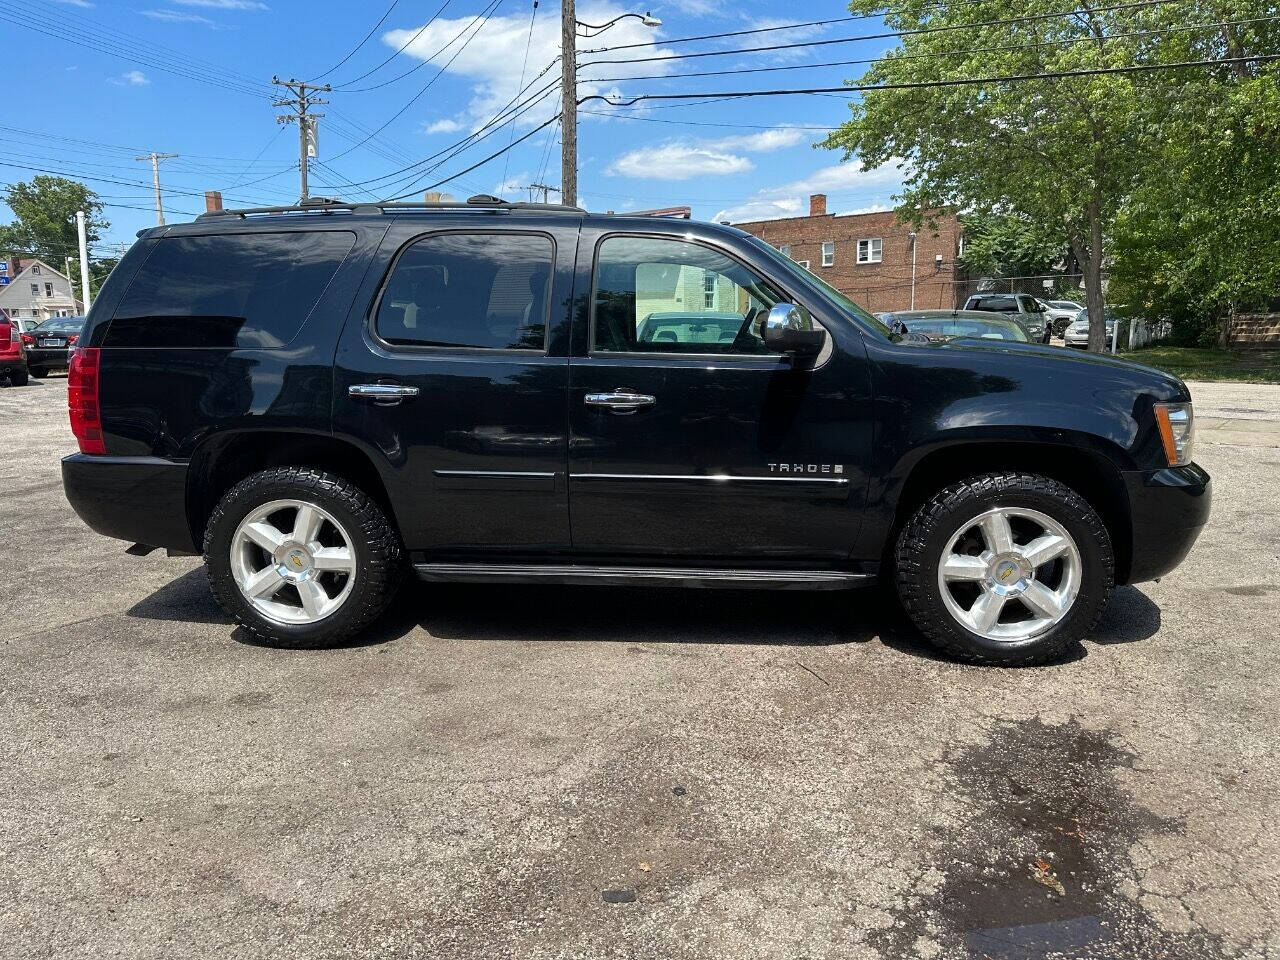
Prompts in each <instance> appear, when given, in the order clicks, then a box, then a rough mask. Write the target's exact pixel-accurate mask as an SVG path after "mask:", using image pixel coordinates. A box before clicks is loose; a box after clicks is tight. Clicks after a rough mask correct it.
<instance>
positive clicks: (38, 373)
mask: <svg viewBox="0 0 1280 960" xmlns="http://www.w3.org/2000/svg"><path fill="white" fill-rule="evenodd" d="M27 372H28V373H30V374H31V375H32V376H33V377H35V378H36V379H37V380H43V379H44V375H45V374H46V373H48V372H49V371H48V370H46V369H45V368H44V367H28V368H27Z"/></svg>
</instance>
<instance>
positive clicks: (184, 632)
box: [0, 377, 1280, 960]
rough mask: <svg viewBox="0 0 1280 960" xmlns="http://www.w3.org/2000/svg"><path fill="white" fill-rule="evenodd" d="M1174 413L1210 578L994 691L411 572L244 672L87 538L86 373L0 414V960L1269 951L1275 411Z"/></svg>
mask: <svg viewBox="0 0 1280 960" xmlns="http://www.w3.org/2000/svg"><path fill="white" fill-rule="evenodd" d="M1193 390H1194V391H1195V392H1196V396H1197V399H1198V401H1199V403H1198V406H1199V407H1200V412H1201V415H1202V416H1205V417H1206V418H1208V417H1209V416H1211V415H1213V413H1212V412H1213V411H1217V413H1216V417H1217V418H1218V419H1224V420H1225V419H1234V420H1236V421H1238V423H1237V425H1236V429H1235V430H1233V431H1231V432H1218V433H1215V432H1214V431H1205V432H1204V433H1202V437H1201V443H1200V447H1199V451H1198V453H1197V455H1196V458H1197V460H1198V461H1199V462H1201V463H1202V464H1203V465H1204V466H1205V467H1206V468H1207V469H1208V470H1209V471H1210V472H1211V473H1212V474H1213V475H1214V484H1215V505H1214V514H1213V518H1212V520H1211V524H1210V526H1209V527H1208V528H1207V529H1206V531H1205V533H1204V534H1203V535H1202V537H1201V539H1200V542H1199V543H1198V544H1197V546H1196V548H1195V549H1194V551H1193V552H1192V554H1191V556H1190V557H1189V558H1188V560H1187V561H1186V563H1185V564H1184V565H1183V566H1182V567H1181V568H1180V569H1179V570H1178V571H1176V572H1175V573H1174V574H1173V575H1171V576H1169V577H1167V578H1165V579H1164V580H1162V581H1161V582H1159V583H1155V584H1143V585H1141V586H1139V587H1126V588H1122V589H1120V590H1118V591H1117V593H1116V596H1115V599H1114V602H1113V603H1112V605H1111V607H1110V608H1109V610H1108V612H1107V614H1106V616H1105V618H1104V619H1103V622H1102V625H1101V628H1100V629H1099V631H1098V633H1097V634H1096V635H1095V636H1094V637H1093V638H1092V639H1091V640H1090V641H1088V642H1087V643H1085V644H1084V646H1083V647H1082V648H1081V649H1080V650H1079V651H1077V652H1076V653H1075V654H1074V655H1073V656H1072V657H1071V658H1069V659H1068V661H1067V662H1063V663H1059V664H1055V665H1052V666H1047V667H1042V668H1035V669H1023V670H1002V669H989V668H980V667H970V666H963V665H959V664H955V663H951V662H948V661H946V660H944V659H940V658H939V657H937V656H935V655H934V654H933V653H932V652H931V651H930V649H929V648H928V647H927V646H925V645H924V644H923V643H922V642H920V641H919V640H917V639H916V638H915V637H914V636H913V635H912V634H911V633H910V631H909V630H907V629H906V628H905V627H904V626H903V625H902V624H901V623H900V621H898V620H897V619H896V617H895V616H894V614H893V613H892V611H891V608H889V606H888V605H886V604H884V603H882V602H881V601H880V600H879V599H878V598H877V596H876V595H875V594H874V593H872V592H858V593H834V594H833V593H818V594H803V593H781V594H770V593H759V594H752V593H736V592H726V593H720V592H702V591H690V592H679V591H655V590H624V589H612V588H587V587H584V588H567V587H566V588H549V587H539V588H530V587H515V586H512V587H491V586H485V587H480V586H476V587H467V588H461V587H449V588H439V587H426V586H417V585H415V586H414V588H413V589H411V590H409V591H406V593H405V595H404V596H403V598H402V600H401V602H399V603H398V604H397V606H396V607H395V608H394V609H393V611H392V612H391V614H390V616H389V617H388V618H387V619H386V621H385V622H384V623H382V624H381V625H380V626H379V628H378V630H377V631H376V632H375V634H374V635H373V636H371V637H370V638H369V639H368V641H367V642H365V643H363V644H362V645H358V646H352V647H348V648H345V649H340V650H334V651H280V650H272V649H267V648H264V647H260V646H254V645H252V644H251V643H249V642H248V639H247V638H246V637H245V636H244V635H243V634H242V633H241V632H239V631H237V630H236V629H234V628H233V627H232V625H231V624H230V622H229V620H228V619H227V617H226V616H225V615H224V614H223V613H222V612H221V610H220V609H219V608H218V607H217V605H216V604H215V603H214V601H213V600H212V598H211V596H210V593H209V590H208V588H207V586H206V584H205V580H204V577H203V572H202V570H201V569H200V567H199V565H198V563H197V562H196V561H195V560H193V559H167V558H165V557H164V556H163V555H160V554H153V555H152V556H149V557H145V558H141V559H139V558H133V557H128V556H125V554H124V546H125V545H124V544H122V543H119V542H116V541H110V540H106V539H103V538H100V537H97V536H96V535H94V534H93V533H91V532H90V531H89V530H88V529H87V528H85V527H84V526H83V525H82V524H81V523H80V522H79V520H78V519H77V518H76V517H75V516H74V515H73V514H72V512H71V510H70V508H69V507H68V506H67V504H66V501H65V500H64V498H63V495H62V489H61V485H60V481H59V470H58V459H59V457H61V456H62V455H64V454H66V453H68V452H70V451H72V450H73V449H74V442H73V440H72V437H71V435H70V432H69V429H68V427H67V422H66V412H65V392H66V388H65V379H63V378H61V377H55V378H51V379H49V380H47V381H44V382H33V383H32V385H30V386H28V387H24V388H4V389H0V484H2V489H0V572H2V573H3V580H2V581H0V582H2V583H3V589H0V623H3V625H4V630H3V641H4V646H3V661H2V664H3V671H2V672H0V773H2V774H3V784H4V787H3V790H0V954H2V955H3V956H5V957H15V958H16V957H23V958H25V957H49V958H53V957H57V958H65V957H77V958H79V957H98V956H103V957H107V956H118V957H129V958H134V957H146V958H187V957H202V958H203V957H211V956H217V957H234V958H258V957H301V958H339V957H343V958H345V957H380V958H381V957H387V958H391V957H395V958H401V957H423V958H476V960H480V958H484V960H493V958H505V957H519V958H522V960H551V958H654V960H658V958H662V960H677V958H679V960H683V958H690V960H693V958H698V960H706V958H732V960H753V958H785V960H799V958H813V960H817V958H878V960H880V958H882V960H897V958H902V957H920V958H933V957H975V958H976V957H989V958H993V960H1014V958H1041V957H1072V958H1076V957H1100V958H1101V957H1105V958H1125V960H1130V958H1150V960H1155V958H1179V960H1182V958H1200V957H1205V958H1218V957H1249V958H1259V960H1262V958H1267V960H1280V839H1277V827H1276V823H1277V821H1278V820H1280V776H1278V771H1280V762H1278V758H1277V728H1278V726H1280V692H1278V685H1277V682H1276V680H1277V676H1278V675H1280V672H1278V668H1280V643H1278V642H1277V641H1278V637H1280V631H1278V630H1277V626H1276V625H1277V623H1278V622H1280V577H1278V576H1277V573H1276V570H1277V564H1278V563H1280V511H1278V510H1277V508H1276V500H1277V481H1278V480H1280V449H1277V448H1276V445H1275V444H1272V443H1268V442H1258V441H1257V439H1256V438H1257V437H1262V438H1263V439H1264V440H1266V439H1267V438H1271V437H1273V436H1274V430H1280V387H1260V386H1256V385H1248V386H1247V388H1244V389H1242V390H1240V391H1238V392H1237V391H1234V390H1221V389H1217V388H1216V387H1215V386H1214V385H1203V386H1202V385H1195V386H1193ZM1231 410H1236V411H1241V410H1244V411H1251V412H1250V413H1249V414H1248V415H1243V416H1238V415H1236V414H1232V413H1230V411H1231ZM1268 411H1270V412H1268ZM1268 421H1269V422H1270V423H1272V424H1273V426H1274V430H1272V431H1270V432H1269V431H1268V429H1267V428H1262V427H1240V424H1258V423H1266V422H1268ZM1223 437H1226V439H1227V440H1228V441H1230V442H1222V439H1223ZM1251 438H1253V439H1251Z"/></svg>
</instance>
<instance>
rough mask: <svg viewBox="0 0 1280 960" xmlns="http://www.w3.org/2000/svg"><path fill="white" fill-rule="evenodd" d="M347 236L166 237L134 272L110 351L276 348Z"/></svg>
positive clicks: (302, 316) (297, 324) (324, 281)
mask: <svg viewBox="0 0 1280 960" xmlns="http://www.w3.org/2000/svg"><path fill="white" fill-rule="evenodd" d="M354 244H355V234H354V233H349V232H347V231H338V232H333V231H320V230H315V231H307V232H297V233H238V234H221V235H218V236H209V237H166V238H164V239H162V240H160V241H159V242H158V243H157V244H156V248H155V249H154V250H152V251H151V255H150V256H148V257H147V260H146V262H145V263H144V264H143V265H142V267H141V268H140V269H139V270H138V275H137V276H136V277H134V279H133V283H132V284H130V285H129V291H128V293H126V294H125V297H124V300H123V301H121V303H120V306H119V307H117V308H116V313H115V316H114V317H113V318H112V320H111V326H110V327H109V328H108V330H107V338H106V342H105V345H106V346H109V347H121V346H136V347H261V348H272V347H281V346H284V345H285V344H287V343H288V342H289V341H290V340H292V339H293V338H294V337H295V336H297V333H298V331H299V330H300V329H301V328H302V324H303V323H304V322H305V321H306V319H307V316H308V315H309V314H310V313H311V311H312V309H314V307H315V305H316V303H317V301H319V299H320V295H321V294H322V293H323V292H324V289H325V287H326V286H327V285H328V283H329V281H330V280H331V279H333V275H334V273H336V272H337V269H338V266H339V264H341V263H342V258H343V257H345V256H346V255H347V254H348V253H350V252H351V248H352V246H354Z"/></svg>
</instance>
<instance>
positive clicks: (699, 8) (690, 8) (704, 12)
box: [660, 0, 724, 17]
mask: <svg viewBox="0 0 1280 960" xmlns="http://www.w3.org/2000/svg"><path fill="white" fill-rule="evenodd" d="M660 9H661V10H663V11H666V10H671V9H674V10H678V11H679V12H680V13H683V14H684V15H685V16H687V17H709V16H711V14H713V13H720V12H721V11H722V10H723V9H724V0H666V2H665V3H663V4H662V6H661V8H660Z"/></svg>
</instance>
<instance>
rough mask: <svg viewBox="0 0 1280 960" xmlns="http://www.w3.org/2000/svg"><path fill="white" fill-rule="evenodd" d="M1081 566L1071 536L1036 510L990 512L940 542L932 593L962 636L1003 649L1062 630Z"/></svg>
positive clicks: (1016, 509)
mask: <svg viewBox="0 0 1280 960" xmlns="http://www.w3.org/2000/svg"><path fill="white" fill-rule="evenodd" d="M1081 570H1082V563H1081V560H1080V551H1079V549H1078V548H1077V547H1076V542H1075V541H1074V540H1073V539H1072V538H1071V534H1069V533H1067V531H1066V529H1065V528H1064V527H1063V526H1062V525H1061V524H1060V523H1058V522H1057V521H1056V520H1054V519H1053V518H1052V517H1049V516H1047V515H1045V514H1043V513H1041V512H1040V511H1038V510H1030V509H1027V508H1024V507H997V508H995V509H994V510H988V511H987V512H985V513H983V514H980V515H979V516H977V517H974V518H973V519H972V520H968V521H966V522H965V523H964V525H963V526H961V527H960V529H959V530H957V531H956V532H955V533H954V534H953V535H952V536H951V539H950V540H948V541H947V545H946V548H945V549H944V550H943V551H942V558H941V560H939V562H938V589H939V590H940V591H941V592H942V602H943V604H944V605H945V606H946V608H947V611H948V612H949V613H950V614H951V615H952V616H953V617H955V619H956V621H957V622H958V623H959V624H960V625H961V626H963V627H964V628H965V629H966V630H969V631H972V632H973V633H976V634H977V635H978V636H980V637H984V638H986V639H988V640H997V641H1004V642H1009V643H1015V642H1021V641H1024V640H1030V639H1032V638H1033V637H1037V636H1039V635H1040V634H1042V633H1044V632H1045V631H1047V630H1050V629H1052V628H1053V627H1054V626H1056V625H1057V624H1059V623H1061V622H1062V620H1063V618H1065V617H1066V615H1067V614H1068V612H1070V610H1071V606H1072V604H1073V603H1075V599H1076V594H1077V593H1079V592H1080V577H1081Z"/></svg>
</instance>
